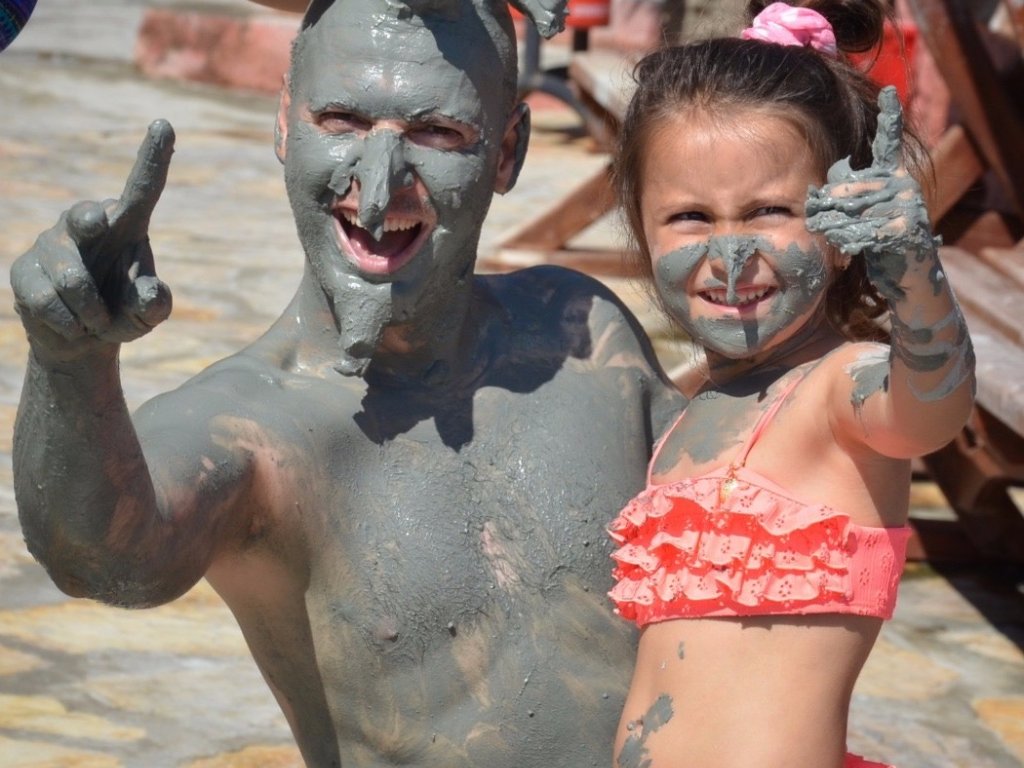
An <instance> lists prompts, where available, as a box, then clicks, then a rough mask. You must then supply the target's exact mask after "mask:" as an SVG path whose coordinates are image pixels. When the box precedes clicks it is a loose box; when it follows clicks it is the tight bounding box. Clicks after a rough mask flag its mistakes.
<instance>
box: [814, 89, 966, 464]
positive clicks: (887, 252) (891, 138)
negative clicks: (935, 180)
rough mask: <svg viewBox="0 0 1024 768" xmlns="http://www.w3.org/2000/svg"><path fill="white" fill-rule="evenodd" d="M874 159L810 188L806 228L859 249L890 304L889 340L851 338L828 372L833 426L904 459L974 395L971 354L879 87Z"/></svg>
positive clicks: (949, 425) (896, 113)
mask: <svg viewBox="0 0 1024 768" xmlns="http://www.w3.org/2000/svg"><path fill="white" fill-rule="evenodd" d="M879 106H880V108H881V113H880V114H879V118H878V133H877V135H876V137H875V141H874V145H873V154H874V162H873V163H872V164H871V166H870V167H869V168H867V169H865V170H862V171H853V170H851V169H850V166H849V163H848V162H846V161H841V162H840V163H837V164H836V165H835V166H833V168H832V169H830V171H829V180H828V181H829V183H828V184H827V185H826V186H825V187H824V188H822V189H820V190H813V191H812V192H811V194H810V197H809V199H808V203H807V209H808V219H807V227H808V229H810V230H811V231H817V232H821V233H823V234H824V235H825V236H826V238H827V239H828V240H829V241H830V242H831V243H832V244H833V245H835V246H837V247H839V249H840V250H841V252H842V253H843V254H845V255H847V256H850V257H852V256H853V255H854V254H860V255H861V257H862V258H864V259H865V261H866V263H867V267H868V276H869V278H870V279H871V281H872V283H873V284H874V286H875V288H876V289H877V290H878V292H879V294H881V296H882V297H883V298H884V299H885V300H886V302H887V303H888V305H889V310H890V317H891V326H892V341H891V346H890V347H885V346H883V345H877V346H872V345H857V346H856V347H855V350H856V352H855V357H854V358H853V359H845V360H844V361H843V362H844V368H843V371H842V373H841V374H840V375H839V376H838V377H837V378H836V381H837V383H838V386H837V387H836V389H835V396H836V402H835V408H834V409H833V413H835V414H836V415H837V417H836V419H835V425H836V428H837V429H838V431H839V432H841V433H842V434H843V435H845V436H847V437H849V438H852V439H854V440H857V441H860V442H863V443H865V444H866V445H868V446H869V447H870V448H872V449H874V450H876V451H878V452H879V453H881V454H883V455H886V456H891V457H894V458H910V457H913V456H919V455H921V454H924V453H928V452H930V451H933V450H935V449H937V448H939V447H941V446H942V445H944V444H946V443H947V442H949V441H950V440H951V439H952V438H953V437H954V436H955V435H956V433H957V432H958V431H959V430H960V428H961V427H962V426H963V424H964V422H965V421H966V420H967V417H968V415H969V414H970V410H971V406H972V404H973V401H974V353H973V350H972V347H971V340H970V337H969V335H968V333H967V326H966V323H965V322H964V318H963V315H962V314H961V312H960V308H959V306H958V305H957V302H956V299H955V297H954V296H953V293H952V291H951V289H950V286H949V283H948V281H947V280H946V275H945V272H944V270H943V269H942V265H941V263H940V261H939V254H938V243H937V241H936V239H935V238H934V237H932V232H931V228H930V225H929V222H928V212H927V210H926V208H925V205H924V201H923V198H922V195H921V191H920V188H919V187H918V185H917V183H916V182H915V181H914V180H913V178H911V177H910V175H909V174H908V173H907V171H906V169H905V168H904V167H903V163H902V160H901V156H902V152H901V142H902V133H903V124H902V113H901V110H900V104H899V100H898V98H897V96H896V93H895V90H894V89H892V88H886V89H884V90H883V91H882V93H881V94H880V95H879Z"/></svg>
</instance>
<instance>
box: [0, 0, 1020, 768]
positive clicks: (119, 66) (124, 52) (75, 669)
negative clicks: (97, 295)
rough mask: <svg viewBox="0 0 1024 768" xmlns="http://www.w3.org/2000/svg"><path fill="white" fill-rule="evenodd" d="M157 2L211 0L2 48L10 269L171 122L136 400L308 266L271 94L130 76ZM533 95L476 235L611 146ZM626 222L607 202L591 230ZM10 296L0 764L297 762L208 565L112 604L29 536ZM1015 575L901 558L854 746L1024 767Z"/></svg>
mask: <svg viewBox="0 0 1024 768" xmlns="http://www.w3.org/2000/svg"><path fill="white" fill-rule="evenodd" d="M148 5H159V6H160V7H162V8H165V9H168V10H169V11H170V12H175V11H176V10H177V9H178V8H179V7H180V8H187V9H189V10H194V9H195V8H197V7H200V4H198V3H189V4H188V5H187V6H186V4H185V3H184V2H182V3H180V4H179V3H175V2H162V3H151V4H149V3H145V2H142V1H141V0H137V1H136V2H131V0H93V1H92V2H89V3H84V2H78V1H77V0H42V1H41V2H40V4H39V7H38V9H37V11H36V14H35V16H34V17H33V19H32V20H31V21H30V23H29V26H28V27H27V28H26V29H25V31H24V32H23V33H22V36H21V37H20V38H19V39H18V40H17V41H16V42H15V44H14V45H13V46H12V47H11V48H10V49H9V50H8V51H6V52H4V53H2V54H0V261H2V263H3V265H4V268H5V269H7V268H9V266H10V264H11V262H12V261H13V260H14V258H15V257H16V256H17V255H18V254H20V253H22V252H23V251H25V250H26V249H27V248H28V247H29V246H30V245H31V244H32V242H33V240H34V239H35V237H36V236H37V235H38V234H39V233H40V232H41V231H42V230H44V229H45V228H47V227H49V226H51V225H52V223H53V222H54V221H56V219H57V216H58V215H59V214H60V212H61V211H62V210H64V209H65V208H67V207H69V206H70V204H72V203H73V202H75V201H77V200H79V199H103V198H106V197H114V196H116V195H118V194H119V192H120V190H121V187H122V185H123V183H124V179H125V176H126V174H127V172H128V169H129V168H130V167H131V164H132V161H133V160H134V157H135V153H136V149H137V147H138V143H139V141H140V140H141V138H142V135H143V133H144V132H145V129H146V125H147V124H148V123H149V121H150V120H152V119H154V118H158V117H164V118H167V119H169V120H170V121H171V122H172V124H173V125H174V127H175V129H176V131H177V137H178V138H177V149H176V152H175V155H174V161H173V163H172V168H171V177H170V182H169V184H168V188H167V190H166V192H165V193H164V195H163V198H162V200H161V202H160V205H159V207H158V208H157V211H156V214H155V217H154V220H153V226H152V230H151V238H152V242H153V245H154V251H155V252H156V254H157V259H158V269H159V272H160V274H161V276H162V277H163V279H164V280H166V281H167V282H168V283H169V284H170V285H171V286H172V288H173V289H174V292H175V293H174V296H175V309H174V314H173V316H172V318H171V319H170V320H169V321H168V322H166V323H164V324H163V325H162V326H160V328H158V329H157V330H156V331H154V332H153V333H152V334H151V335H150V336H148V337H146V338H145V339H144V340H142V341H140V342H138V343H135V344H132V345H129V346H128V347H126V348H125V349H124V351H123V371H124V379H125V386H126V391H127V395H128V398H129V401H130V403H131V404H132V405H133V406H134V405H138V404H139V403H141V402H142V401H143V400H145V399H146V398H148V397H150V396H152V395H153V394H156V393H157V392H160V391H163V390H166V389H168V388H171V387H174V386H176V385H178V384H180V383H181V382H182V381H184V380H185V379H186V378H187V377H188V376H190V375H191V374H193V373H195V372H197V371H199V370H200V369H202V368H203V367H205V366H206V365H207V364H209V363H210V362H212V361H214V360H216V359H219V358H221V357H223V356H224V355H226V354H229V353H231V352H233V351H235V350H237V349H238V348H239V347H240V346H242V345H243V344H245V343H247V342H249V341H251V340H252V339H254V338H255V337H256V336H257V335H258V334H259V333H260V332H261V331H262V330H263V329H265V328H266V327H267V325H269V323H270V322H271V321H272V320H273V319H274V318H275V317H276V316H277V314H278V313H279V312H280V311H281V309H283V307H284V305H285V303H286V302H287V300H288V299H289V298H290V296H291V294H292V292H293V291H294V289H295V286H296V284H297V280H298V277H299V273H300V270H301V265H302V256H301V252H300V249H299V247H298V242H297V239H296V236H295V233H294V227H293V223H292V219H291V214H290V211H289V208H288V204H287V201H286V198H285V193H284V185H283V182H282V180H281V172H280V166H279V164H278V162H277V160H276V158H275V157H274V154H273V152H272V125H273V117H274V112H275V109H276V103H275V101H276V100H275V99H274V98H273V97H272V96H270V95H266V94H247V93H243V92H240V91H238V90H237V89H230V88H224V87H222V86H211V85H196V84H194V83H192V84H181V83H174V82H169V81H162V80H155V79H152V78H149V77H143V76H140V75H139V74H138V73H137V72H136V71H135V69H134V68H133V66H132V64H131V62H132V60H133V55H134V54H133V50H134V46H135V43H136V37H137V35H136V32H137V27H138V25H139V23H140V21H141V19H142V18H143V12H144V11H145V10H146V8H147V6H148ZM207 5H209V6H215V7H216V8H215V10H217V11H223V12H225V13H236V14H238V15H239V16H242V17H246V18H248V19H249V21H250V22H255V23H258V22H260V21H261V17H260V15H259V14H255V15H256V17H257V18H255V19H252V18H249V17H252V16H253V15H254V11H253V9H252V8H251V7H250V6H249V5H248V4H246V3H244V2H242V0H237V2H232V1H231V0H222V1H221V2H219V3H217V2H214V3H209V4H207ZM264 17H265V18H266V19H267V23H268V24H274V25H280V24H282V23H287V20H286V21H285V22H282V19H281V16H280V15H278V14H265V15H264ZM271 17H272V18H271ZM534 108H535V112H534V116H535V121H534V125H535V131H534V136H533V140H532V145H531V150H530V156H529V159H528V161H527V165H526V168H525V170H524V172H523V174H522V177H521V179H520V183H519V186H518V187H517V188H516V189H515V190H514V191H513V192H511V193H510V194H509V195H507V196H505V197H502V198H499V199H497V200H496V201H495V203H494V205H493V207H492V210H491V215H490V217H489V219H488V223H487V226H486V228H485V232H484V238H483V242H482V245H481V249H482V251H483V252H484V253H485V254H486V253H489V252H490V251H491V250H492V249H493V248H494V244H495V243H496V242H497V241H498V240H499V239H500V238H501V236H502V235H503V234H504V233H506V232H508V231H510V230H511V229H512V228H514V227H515V226H516V225H517V224H519V223H520V222H521V221H522V220H523V219H524V218H525V217H528V216H531V215H533V214H534V213H536V212H537V211H540V210H544V209H545V207H547V206H549V205H550V203H551V201H553V200H555V199H557V198H558V197H559V195H560V194H561V193H562V192H564V191H566V190H568V189H569V188H570V187H571V186H572V184H573V183H574V182H575V181H576V180H578V179H581V178H583V177H584V176H585V175H586V174H588V173H590V172H592V171H593V170H594V169H595V168H597V167H598V166H599V165H600V164H601V163H602V162H604V158H603V157H602V156H601V155H598V154H595V153H594V152H593V151H592V148H591V145H590V142H589V141H588V140H587V139H586V137H585V136H583V135H582V132H581V131H580V130H579V129H578V125H577V122H576V119H575V117H574V115H572V113H570V112H568V111H567V110H565V109H564V108H561V107H560V106H559V105H558V104H557V103H554V102H553V101H552V100H550V99H536V100H535V101H534ZM615 236H616V235H615V226H614V224H613V223H609V222H604V223H602V224H600V225H598V227H596V228H595V230H593V231H592V232H591V233H589V234H588V235H587V237H589V239H590V240H591V241H595V240H598V241H611V240H612V239H613V238H614V237H615ZM610 284H611V285H612V287H613V288H615V289H616V290H617V291H619V292H620V293H621V295H623V296H624V297H625V298H626V299H627V302H628V303H629V304H630V306H632V307H634V308H635V310H636V311H637V313H638V315H639V316H640V317H641V320H642V321H643V322H644V324H645V326H646V327H647V328H648V329H649V331H651V332H652V335H654V336H655V337H656V338H657V339H658V350H659V353H660V354H662V355H663V357H664V358H665V360H666V364H669V365H670V364H672V363H674V362H675V360H676V359H677V358H678V355H679V350H678V349H677V348H676V347H675V346H673V344H672V342H671V341H669V340H667V338H666V333H665V328H664V325H663V323H661V321H660V320H658V318H657V315H656V314H655V313H653V312H651V311H650V310H648V309H647V307H646V304H645V303H644V300H643V298H642V294H641V292H640V291H639V290H637V289H636V288H635V287H634V286H631V285H629V284H628V283H625V282H622V281H612V282H611V283H610ZM0 293H2V296H0V351H2V354H0V424H2V429H0V455H2V460H0V768H15V767H17V768H28V767H29V766H31V767H32V768H43V767H45V768H115V767H118V766H128V767H131V768H136V767H137V768H163V767H165V766H166V767H167V768H172V767H173V768H184V767H187V768H228V767H230V768H250V767H251V768H257V767H258V768H284V767H285V766H288V767H292V766H299V765H300V760H299V757H298V752H297V750H296V749H295V748H294V745H293V744H292V741H291V737H290V734H289V732H288V729H287V726H286V724H285V722H284V719H283V717H282V716H281V714H280V713H279V711H278V708H277V706H276V704H275V703H274V701H273V698H272V697H271V695H270V693H269V691H268V690H267V688H266V686H265V685H264V683H263V681H262V679H261V678H260V675H259V673H258V671H257V670H256V668H255V666H254V665H253V663H252V661H251V660H250V658H249V655H248V653H247V651H246V648H245V645H244V643H243V641H242V639H241V635H240V633H239V631H238V630H237V628H236V626H235V624H234V621H233V619H232V617H231V615H230V613H229V612H228V611H227V610H226V609H225V608H224V607H223V605H222V604H221V603H220V601H219V599H218V598H217V596H216V595H215V594H213V592H212V590H210V589H209V588H208V587H206V586H205V585H201V586H199V587H197V588H196V589H194V590H193V591H192V592H191V593H189V594H188V595H187V596H185V597H184V598H182V599H180V600H178V601H176V602H174V603H173V604H171V605H168V606H165V607H162V608H158V609H152V610H147V611H136V612H132V611H124V610H119V609H113V608H107V607H103V606H99V605H97V604H95V603H92V602H89V601H83V600H73V599H70V598H68V597H66V596H65V595H63V594H61V593H60V592H58V591H57V590H56V589H55V588H54V587H53V586H52V585H51V583H50V581H49V580H48V578H47V576H46V574H45V572H44V571H43V570H42V568H41V567H39V566H38V565H37V564H36V563H35V562H34V561H33V560H32V558H31V556H30V555H29V554H28V553H27V552H26V550H25V547H24V544H23V542H22V538H21V534H20V530H19V527H18V522H17V517H16V512H15V507H14V498H13V491H12V488H11V469H10V463H11V461H10V450H11V430H12V427H13V422H14V413H15V407H16V403H17V399H18V394H19V392H20V389H21V378H22V375H23V371H24V359H25V355H26V344H25V341H24V336H23V333H22V330H21V326H20V324H19V323H18V320H17V318H16V316H15V314H14V311H13V308H12V302H11V298H10V289H9V288H8V286H7V281H6V280H4V281H3V282H2V287H0ZM915 499H916V502H917V504H918V511H919V513H920V514H928V515H933V516H942V515H943V514H945V510H944V509H943V507H942V500H941V499H940V498H938V497H937V496H936V495H935V494H934V493H933V492H930V491H929V490H928V488H923V489H920V491H919V492H918V493H917V494H916V496H915ZM1017 576H1018V578H1014V574H1012V573H1008V572H1007V571H1006V570H992V569H979V568H977V567H968V568H961V569H959V570H956V571H949V570H945V571H943V572H941V573H940V572H937V571H936V570H933V569H932V568H930V567H929V566H928V565H925V564H914V565H912V566H911V567H910V568H909V569H908V572H907V575H906V576H905V578H904V581H903V584H902V587H901V592H900V601H899V606H898V609H897V613H896V618H895V619H894V620H893V621H892V622H891V623H889V624H888V625H887V626H886V628H885V629H884V631H883V633H882V636H881V639H880V641H879V643H878V646H877V648H876V650H875V652H874V654H873V656H872V658H871V660H870V661H869V662H868V665H867V667H866V669H865V671H864V674H863V675H862V677H861V680H860V683H859V684H858V687H857V691H856V694H855V696H854V702H853V712H852V715H851V732H850V740H849V741H850V747H851V749H852V750H853V751H856V752H860V753H863V754H866V755H868V756H871V757H873V758H876V759H884V760H886V761H888V762H892V763H894V764H896V765H897V766H900V768H936V767H940V766H964V767H965V768H966V767H969V768H1010V767H1011V766H1020V765H1024V655H1022V652H1021V645H1022V644H1024V626H1022V624H1024V603H1022V599H1021V594H1020V592H1019V590H1018V583H1017V582H1018V581H1019V574H1017ZM609 763H610V759H609Z"/></svg>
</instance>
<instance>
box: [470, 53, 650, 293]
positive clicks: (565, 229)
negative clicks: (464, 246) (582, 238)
mask: <svg viewBox="0 0 1024 768" xmlns="http://www.w3.org/2000/svg"><path fill="white" fill-rule="evenodd" d="M633 63H634V60H633V59H631V58H629V57H627V56H624V55H623V54H621V53H617V52H614V51H608V50H602V49H594V50H587V51H578V52H574V53H573V55H572V57H571V58H570V59H569V67H568V73H569V81H570V83H571V84H572V87H573V89H574V91H575V93H577V94H578V97H579V100H580V102H581V103H582V104H583V106H584V110H583V112H584V113H585V114H586V115H587V120H586V122H587V130H588V132H589V133H590V135H591V136H592V137H593V139H594V141H595V142H596V143H597V145H598V148H599V149H600V150H603V151H606V152H611V151H612V149H613V146H614V143H615V138H616V136H617V135H618V130H619V124H620V122H621V119H622V115H623V114H625V111H626V106H627V104H628V103H629V94H630V93H631V84H630V82H631V81H630V73H631V70H632V66H633ZM610 172H611V162H610V161H609V162H608V163H605V164H604V165H602V166H601V167H600V168H599V169H598V170H596V171H595V172H594V173H593V174H591V175H590V176H589V177H587V178H585V179H581V180H580V182H579V183H578V184H577V185H576V186H575V187H573V189H572V190H571V191H570V192H569V193H567V194H566V195H565V196H563V197H562V199H561V200H560V201H559V202H558V203H557V204H556V205H555V206H554V207H552V208H551V209H550V210H548V211H545V212H543V213H541V214H539V215H537V216H535V217H533V218H531V219H528V220H527V221H525V222H524V223H523V224H522V225H521V226H519V227H518V228H517V229H515V230H514V231H513V232H512V233H511V234H509V235H508V236H506V237H505V238H504V239H503V240H502V241H501V242H500V243H498V245H497V248H496V249H495V253H494V254H493V255H491V256H489V257H488V258H486V259H484V260H482V261H481V266H482V267H483V268H485V269H489V270H502V269H515V268H519V267H522V266H526V265H529V264H539V263H543V264H559V265H561V266H566V267H571V268H573V269H578V270H580V271H581V272H586V273H587V274H591V275H604V276H625V275H628V274H629V268H628V266H627V265H626V264H625V263H624V261H623V259H622V253H621V252H620V251H619V250H615V249H607V250H602V249H595V248H574V247H573V246H572V244H571V243H572V240H573V239H574V238H575V237H577V236H578V235H579V234H581V233H582V232H584V231H585V230H586V229H588V228H589V227H590V226H592V225H593V224H594V223H595V222H597V221H598V220H599V219H601V218H603V217H604V216H606V215H607V214H609V213H611V212H612V211H613V210H615V196H614V194H613V192H612V186H611V173H610Z"/></svg>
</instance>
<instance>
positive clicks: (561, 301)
mask: <svg viewBox="0 0 1024 768" xmlns="http://www.w3.org/2000/svg"><path fill="white" fill-rule="evenodd" d="M480 280H481V281H482V282H483V284H484V285H485V286H486V287H487V289H488V290H489V291H490V292H491V294H492V295H493V296H494V297H495V299H496V300H497V301H498V302H499V303H500V304H501V306H502V309H503V311H504V312H505V313H506V315H507V316H508V317H509V318H510V319H511V321H512V322H511V325H512V327H513V328H517V327H518V328H522V329H524V330H525V331H527V332H528V331H529V329H531V328H536V327H538V325H540V326H541V327H543V328H545V330H546V332H549V333H552V334H554V335H555V336H561V337H563V338H566V339H567V340H569V341H570V342H572V347H573V348H572V352H573V357H576V358H577V359H581V360H583V359H585V360H588V361H590V362H591V363H593V364H594V365H598V366H609V365H611V366H627V367H633V366H635V367H640V368H643V369H645V370H649V371H651V372H655V371H656V372H657V373H658V374H660V373H661V371H660V367H659V365H658V363H657V361H656V359H655V357H654V352H653V350H652V349H651V346H650V342H649V340H648V338H647V334H646V333H645V331H644V329H643V327H642V326H641V325H640V323H639V321H638V320H637V319H636V317H635V316H634V315H633V313H632V312H631V311H630V309H629V308H628V307H627V306H626V305H625V303H624V302H623V301H622V300H621V299H620V298H619V297H618V296H617V295H616V294H615V292H614V291H613V290H611V289H610V288H609V287H608V286H607V285H605V284H604V283H602V282H600V281H599V280H597V279H595V278H593V277H590V276H589V275H585V274H583V273H582V272H577V271H575V270H572V269H566V268H564V267H558V266H552V265H544V266H537V267H530V268H528V269H522V270H519V271H517V272H511V273H508V274H502V275H484V276H480Z"/></svg>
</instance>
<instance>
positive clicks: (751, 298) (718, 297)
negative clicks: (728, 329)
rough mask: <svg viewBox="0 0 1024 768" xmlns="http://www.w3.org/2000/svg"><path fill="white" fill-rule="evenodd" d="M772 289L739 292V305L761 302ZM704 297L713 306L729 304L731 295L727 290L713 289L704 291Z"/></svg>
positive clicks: (737, 294) (737, 295)
mask: <svg viewBox="0 0 1024 768" xmlns="http://www.w3.org/2000/svg"><path fill="white" fill-rule="evenodd" d="M769 290H771V289H770V288H756V289H754V290H750V291H737V292H736V300H737V303H738V304H750V303H752V302H755V301H760V300H761V299H763V298H764V297H765V295H766V294H767V293H768V291H769ZM704 295H705V296H706V297H707V299H708V301H710V302H711V303H712V304H728V303H729V293H728V291H726V290H725V289H711V290H707V291H704Z"/></svg>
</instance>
